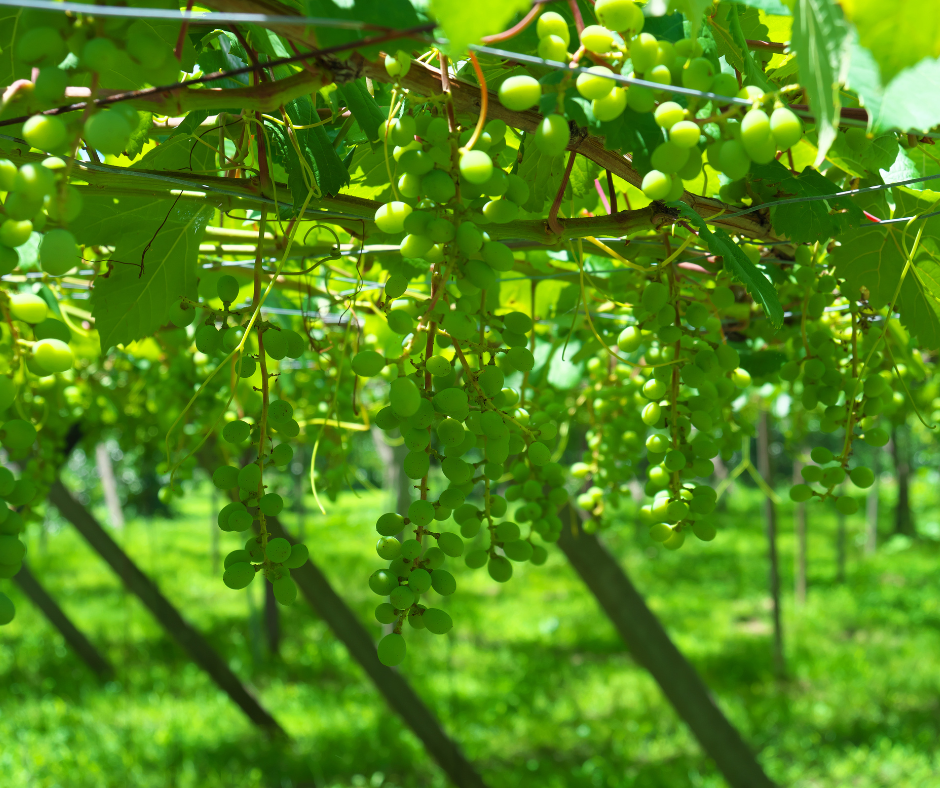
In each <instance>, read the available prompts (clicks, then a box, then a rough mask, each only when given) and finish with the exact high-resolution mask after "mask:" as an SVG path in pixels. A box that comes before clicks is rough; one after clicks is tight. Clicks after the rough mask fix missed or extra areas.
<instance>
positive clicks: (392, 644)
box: [378, 632, 406, 668]
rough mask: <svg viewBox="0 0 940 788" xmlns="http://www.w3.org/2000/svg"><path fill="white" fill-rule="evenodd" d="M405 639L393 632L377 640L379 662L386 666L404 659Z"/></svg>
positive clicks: (397, 663) (392, 665)
mask: <svg viewBox="0 0 940 788" xmlns="http://www.w3.org/2000/svg"><path fill="white" fill-rule="evenodd" d="M405 652H406V646H405V639H404V638H403V637H402V636H401V635H398V634H396V633H394V632H392V633H391V634H389V635H386V636H385V637H384V638H382V639H381V640H380V641H379V647H378V656H379V662H381V663H382V664H383V665H387V666H388V667H390V668H391V667H395V665H400V664H401V663H402V662H403V661H404V659H405Z"/></svg>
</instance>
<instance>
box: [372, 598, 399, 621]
mask: <svg viewBox="0 0 940 788" xmlns="http://www.w3.org/2000/svg"><path fill="white" fill-rule="evenodd" d="M375 619H376V621H378V622H379V623H380V624H394V623H395V622H396V621H397V620H398V611H397V610H395V606H394V605H392V604H391V603H390V602H382V603H381V604H379V605H378V606H377V607H376V608H375Z"/></svg>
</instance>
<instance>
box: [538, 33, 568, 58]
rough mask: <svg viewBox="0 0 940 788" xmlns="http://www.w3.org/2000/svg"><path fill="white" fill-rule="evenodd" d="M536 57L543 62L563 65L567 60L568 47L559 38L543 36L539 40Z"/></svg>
mask: <svg viewBox="0 0 940 788" xmlns="http://www.w3.org/2000/svg"><path fill="white" fill-rule="evenodd" d="M538 56H539V57H540V58H542V59H543V60H552V61H555V62H556V63H565V62H566V61H567V60H568V45H567V44H566V43H565V40H564V39H563V38H560V37H559V36H545V38H543V39H540V40H539V46H538Z"/></svg>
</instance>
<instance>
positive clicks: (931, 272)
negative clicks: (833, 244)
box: [832, 189, 940, 349]
mask: <svg viewBox="0 0 940 788" xmlns="http://www.w3.org/2000/svg"><path fill="white" fill-rule="evenodd" d="M893 196H894V199H895V201H896V203H897V212H898V213H899V214H900V215H902V216H911V215H914V214H916V213H919V212H923V211H929V210H930V209H931V207H932V206H933V203H932V202H931V201H927V200H922V199H919V198H918V197H917V196H916V195H914V194H912V193H911V192H909V191H908V190H906V189H894V190H893ZM868 204H869V205H870V207H871V210H872V211H873V212H874V213H876V215H881V216H884V215H886V214H887V206H886V204H885V199H884V197H883V196H881V195H879V196H878V197H877V198H873V197H871V198H870V200H869V203H868ZM920 222H925V223H926V226H925V227H924V233H923V236H922V238H921V246H920V247H918V251H917V254H916V255H915V256H914V260H913V264H914V267H913V269H912V270H909V271H908V273H907V275H906V276H905V277H904V281H903V283H902V284H901V290H900V293H899V295H898V300H897V302H896V304H895V309H896V310H897V311H898V313H899V314H900V316H901V323H902V324H903V325H904V326H905V327H906V328H907V329H908V331H910V332H911V334H913V335H916V336H917V337H918V338H919V339H920V341H921V343H923V345H924V346H926V347H928V348H934V349H936V348H940V300H938V294H940V265H937V263H936V260H937V251H938V249H940V218H937V217H931V218H927V219H923V220H919V221H918V222H915V223H914V224H913V225H912V226H911V227H910V228H909V229H908V230H907V232H906V233H905V225H904V224H903V223H898V224H888V225H884V224H875V223H869V224H866V225H865V226H864V227H861V228H859V229H858V230H853V231H852V232H851V233H848V234H846V235H845V236H843V237H842V239H841V246H839V247H838V248H836V250H835V251H834V252H833V255H832V257H833V262H834V263H835V270H836V276H838V277H840V278H842V279H845V283H844V284H843V285H842V290H843V292H844V293H845V294H846V295H847V296H848V297H850V298H855V297H857V296H858V294H859V291H860V290H861V288H865V289H866V290H867V291H868V300H869V301H870V302H871V305H872V306H873V307H874V308H875V309H882V308H884V307H886V306H888V304H890V303H891V301H892V299H893V298H894V293H895V291H896V290H897V289H898V283H899V282H900V280H901V274H902V272H903V271H904V267H905V264H906V262H907V255H908V254H909V251H910V248H911V245H912V244H913V242H914V237H915V236H916V233H917V230H918V229H919V227H920Z"/></svg>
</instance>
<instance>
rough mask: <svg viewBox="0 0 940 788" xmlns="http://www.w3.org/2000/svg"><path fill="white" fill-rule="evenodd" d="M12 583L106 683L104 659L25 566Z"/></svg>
mask: <svg viewBox="0 0 940 788" xmlns="http://www.w3.org/2000/svg"><path fill="white" fill-rule="evenodd" d="M13 580H14V581H15V582H16V584H17V585H18V586H19V587H20V589H21V590H22V591H23V593H24V594H26V596H28V597H29V601H30V602H32V603H33V604H34V605H35V606H36V607H38V608H39V610H40V611H41V612H42V614H43V615H44V616H45V617H46V618H47V619H48V620H49V623H50V624H52V626H54V627H55V628H56V629H58V630H59V632H60V633H62V637H64V638H65V642H66V643H68V644H69V646H71V647H72V650H73V651H74V652H75V653H76V654H78V656H79V657H81V658H82V660H83V661H84V662H85V664H86V665H88V667H90V668H91V669H92V670H93V671H94V672H95V673H97V674H98V677H99V678H102V679H107V678H110V677H111V676H113V675H114V667H113V666H112V665H111V663H110V662H108V659H107V657H105V656H104V655H103V654H102V653H101V652H100V651H98V649H96V648H95V647H94V645H93V644H92V642H91V641H90V640H89V639H88V638H86V637H85V635H84V634H83V633H82V631H81V630H80V629H79V628H78V627H76V626H75V624H73V623H72V620H71V619H70V618H69V617H68V616H67V615H65V611H64V610H62V608H61V607H59V605H58V603H57V602H56V601H55V600H54V599H53V598H52V597H51V596H50V594H49V592H48V591H46V589H45V588H43V587H42V584H41V583H40V582H39V581H38V580H37V579H36V576H35V575H34V574H33V573H32V572H31V571H30V569H29V567H28V566H27V565H26V564H25V563H24V564H23V565H22V566H21V567H20V571H19V572H17V573H16V575H15V576H14V578H13Z"/></svg>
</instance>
